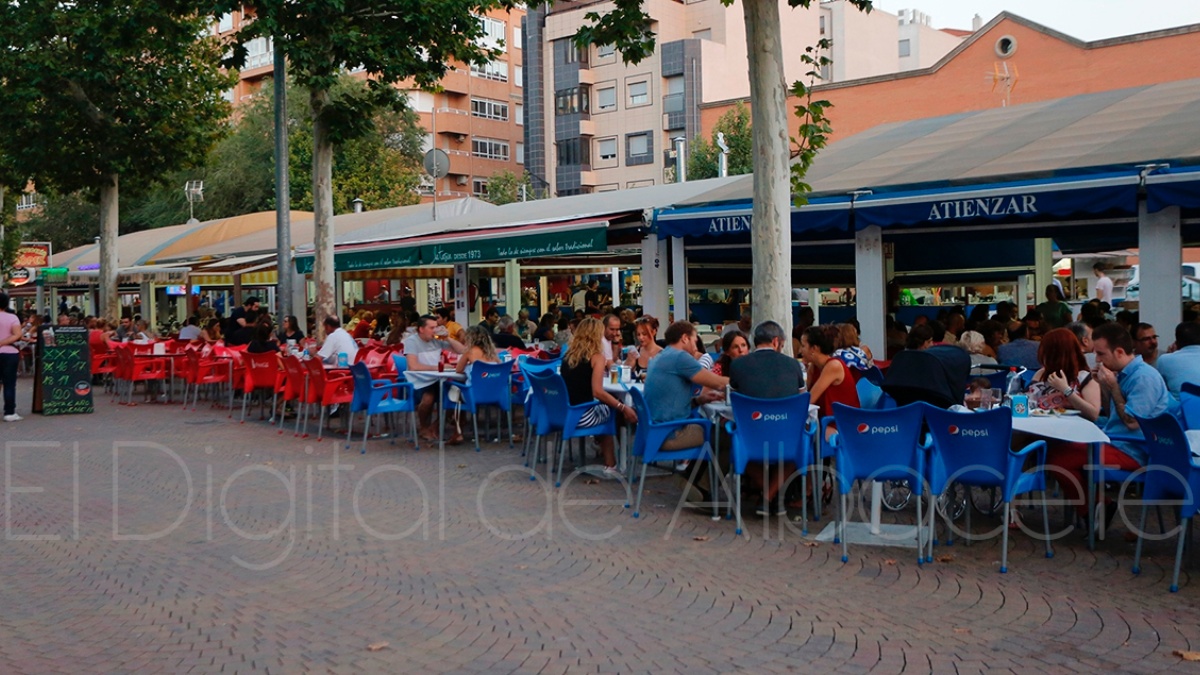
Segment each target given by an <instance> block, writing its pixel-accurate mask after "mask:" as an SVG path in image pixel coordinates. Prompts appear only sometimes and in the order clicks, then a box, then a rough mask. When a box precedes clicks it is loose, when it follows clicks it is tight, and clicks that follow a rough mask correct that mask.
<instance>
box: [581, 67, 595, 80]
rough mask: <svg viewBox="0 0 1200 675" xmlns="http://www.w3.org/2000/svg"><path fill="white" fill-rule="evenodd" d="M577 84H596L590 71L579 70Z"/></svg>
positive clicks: (585, 69)
mask: <svg viewBox="0 0 1200 675" xmlns="http://www.w3.org/2000/svg"><path fill="white" fill-rule="evenodd" d="M579 84H596V76H595V75H594V74H593V73H592V71H591V69H588V68H580V69H579Z"/></svg>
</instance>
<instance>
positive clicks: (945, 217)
mask: <svg viewBox="0 0 1200 675" xmlns="http://www.w3.org/2000/svg"><path fill="white" fill-rule="evenodd" d="M1137 202H1138V174H1137V173H1123V174H1108V175H1090V176H1073V177H1065V178H1048V179H1042V180H1034V181H1021V182H1017V183H991V184H986V185H971V186H965V187H957V188H937V189H930V190H917V191H907V192H886V193H879V194H872V195H864V196H861V197H859V198H858V199H857V200H856V201H855V204H854V223H855V227H856V228H857V229H863V228H865V227H868V226H870V225H879V226H880V227H885V228H886V227H896V226H905V225H917V224H923V225H937V226H940V225H947V226H960V225H968V226H969V225H984V226H986V225H991V224H996V223H1011V222H1037V221H1045V220H1055V219H1061V218H1068V217H1075V216H1080V215H1101V214H1104V215H1125V216H1136V214H1137Z"/></svg>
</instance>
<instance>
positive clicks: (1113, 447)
mask: <svg viewBox="0 0 1200 675" xmlns="http://www.w3.org/2000/svg"><path fill="white" fill-rule="evenodd" d="M1133 344H1134V343H1133V336H1131V335H1130V334H1129V331H1128V330H1126V329H1125V327H1124V326H1121V325H1120V324H1116V323H1108V324H1104V325H1103V326H1100V327H1099V328H1097V329H1096V330H1095V331H1093V332H1092V347H1093V349H1095V350H1096V361H1097V362H1099V364H1100V365H1099V366H1098V370H1097V372H1096V380H1097V381H1098V382H1099V383H1100V388H1101V389H1102V390H1103V392H1104V394H1105V397H1106V398H1107V399H1108V402H1109V403H1108V411H1107V412H1108V417H1107V418H1104V417H1101V418H1100V419H1099V420H1097V424H1099V425H1100V426H1101V428H1103V429H1104V433H1105V434H1107V435H1108V436H1109V438H1111V439H1112V442H1111V443H1105V444H1104V446H1103V447H1102V448H1101V455H1100V460H1101V462H1103V463H1104V465H1106V466H1112V467H1115V468H1117V469H1119V470H1121V471H1134V470H1136V469H1138V468H1139V467H1142V466H1144V465H1145V464H1146V458H1147V455H1146V449H1145V447H1144V446H1143V444H1142V443H1140V442H1138V441H1130V440H1121V437H1124V438H1129V437H1134V438H1141V437H1142V430H1141V429H1140V428H1139V427H1138V423H1137V420H1136V419H1134V418H1133V415H1138V416H1139V417H1156V416H1158V415H1161V414H1163V413H1164V412H1166V411H1167V410H1168V409H1169V408H1170V407H1171V395H1170V394H1169V393H1168V392H1167V385H1166V384H1165V383H1164V382H1163V378H1162V376H1161V375H1159V373H1158V371H1157V370H1155V369H1154V368H1152V367H1150V366H1149V365H1147V364H1146V362H1144V361H1143V360H1142V357H1140V356H1138V355H1137V354H1136V353H1135V352H1134V346H1133ZM1091 463H1092V458H1091V447H1090V446H1089V445H1088V444H1085V443H1053V444H1051V445H1050V447H1049V451H1048V452H1047V454H1046V464H1047V465H1049V466H1051V467H1057V468H1058V469H1059V470H1060V471H1061V472H1063V473H1064V474H1066V475H1069V476H1071V477H1072V478H1073V480H1060V481H1059V484H1060V485H1061V486H1062V489H1063V493H1064V494H1065V495H1066V497H1067V498H1068V499H1071V500H1073V502H1074V503H1076V504H1078V505H1079V506H1078V507H1077V508H1078V511H1079V515H1080V516H1084V515H1086V513H1087V511H1086V510H1085V509H1086V508H1087V507H1086V505H1085V503H1084V499H1083V497H1082V494H1081V491H1082V486H1083V482H1084V480H1085V478H1084V467H1085V466H1087V465H1089V464H1091ZM1115 513H1116V504H1115V503H1110V504H1108V505H1107V509H1106V511H1105V518H1104V521H1103V522H1104V525H1103V527H1107V526H1108V525H1109V524H1111V523H1112V520H1113V516H1114V515H1115Z"/></svg>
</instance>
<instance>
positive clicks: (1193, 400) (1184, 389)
mask: <svg viewBox="0 0 1200 675" xmlns="http://www.w3.org/2000/svg"><path fill="white" fill-rule="evenodd" d="M1179 406H1180V408H1181V412H1180V414H1181V415H1182V416H1183V423H1184V425H1185V426H1186V427H1187V428H1188V429H1200V384H1196V383H1194V382H1184V383H1183V386H1181V387H1180V388H1179Z"/></svg>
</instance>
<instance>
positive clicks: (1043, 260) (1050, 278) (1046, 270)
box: [1022, 237, 1054, 314]
mask: <svg viewBox="0 0 1200 675" xmlns="http://www.w3.org/2000/svg"><path fill="white" fill-rule="evenodd" d="M1033 275H1034V276H1033V280H1034V284H1035V288H1034V289H1033V304H1035V305H1036V304H1038V303H1039V302H1041V301H1042V300H1044V299H1045V297H1046V287H1047V286H1049V285H1050V284H1052V283H1054V240H1052V239H1049V238H1046V237H1040V238H1038V239H1034V240H1033ZM1022 314H1024V312H1022Z"/></svg>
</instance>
